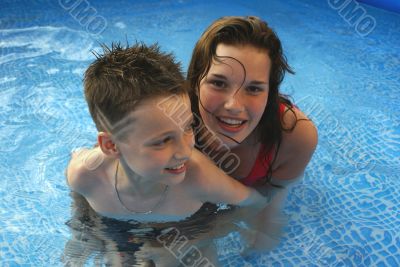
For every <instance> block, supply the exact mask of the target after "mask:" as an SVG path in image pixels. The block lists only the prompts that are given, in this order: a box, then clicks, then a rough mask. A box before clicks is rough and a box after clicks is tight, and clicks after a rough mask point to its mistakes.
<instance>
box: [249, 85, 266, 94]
mask: <svg viewBox="0 0 400 267" xmlns="http://www.w3.org/2000/svg"><path fill="white" fill-rule="evenodd" d="M263 90H264V89H263V88H260V87H257V86H249V87H247V92H249V93H251V94H257V93H260V92H262V91H263Z"/></svg>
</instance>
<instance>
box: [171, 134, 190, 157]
mask: <svg viewBox="0 0 400 267" xmlns="http://www.w3.org/2000/svg"><path fill="white" fill-rule="evenodd" d="M193 147H194V139H193V136H190V135H189V136H186V135H185V136H184V137H183V138H182V140H181V141H180V142H179V145H178V147H177V150H176V152H175V155H174V156H175V158H176V159H178V160H188V159H189V158H190V156H191V155H192V150H193Z"/></svg>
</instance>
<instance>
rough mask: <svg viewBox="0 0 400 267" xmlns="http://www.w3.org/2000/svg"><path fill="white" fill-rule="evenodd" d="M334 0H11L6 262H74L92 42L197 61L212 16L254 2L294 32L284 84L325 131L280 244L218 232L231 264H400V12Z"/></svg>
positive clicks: (0, 7)
mask: <svg viewBox="0 0 400 267" xmlns="http://www.w3.org/2000/svg"><path fill="white" fill-rule="evenodd" d="M333 2H335V1H329V0H326V1H325V0H323V1H312V0H302V1H300V0H288V1H279V0H270V1H244V0H241V1H239V0H234V1H194V0H192V1H190V0H180V1H172V0H164V1H145V0H138V1H132V2H131V1H127V0H123V1H112V2H111V1H105V0H102V1H62V0H59V1H35V2H31V1H24V0H21V1H10V0H6V1H2V3H0V101H1V102H0V103H1V105H0V124H1V127H0V137H1V138H0V170H1V173H3V175H2V179H0V196H1V202H0V207H1V208H0V265H1V266H63V263H62V262H61V257H62V255H63V252H64V247H65V244H66V243H67V242H68V240H69V239H70V238H71V231H70V228H69V227H68V225H67V224H66V223H67V222H68V221H69V219H70V218H71V209H70V206H71V197H70V195H69V193H70V191H69V189H68V187H67V185H66V182H65V176H64V170H65V167H66V165H67V162H68V160H69V154H70V152H71V151H72V150H73V149H76V148H78V147H83V146H85V147H88V146H92V145H93V144H94V143H95V141H96V130H95V127H94V124H93V122H92V121H91V118H90V116H89V113H88V110H87V107H86V103H85V101H84V98H83V93H82V90H83V89H82V77H83V73H84V71H85V69H86V68H87V66H88V64H90V62H91V61H92V60H93V59H94V56H93V54H92V53H91V51H92V50H95V51H98V50H99V46H100V45H99V44H100V43H102V42H104V43H106V44H110V43H111V41H121V42H122V43H125V42H126V41H128V42H130V43H132V42H134V41H135V40H139V41H144V42H145V43H148V44H150V43H153V42H158V43H159V44H160V45H161V47H162V49H163V50H165V51H172V52H174V53H175V55H176V56H177V58H178V59H179V60H180V61H181V62H182V65H183V69H184V70H185V69H186V68H187V66H188V63H189V60H190V56H191V51H192V48H193V46H194V44H195V42H196V40H197V39H198V38H199V36H200V34H201V33H202V31H203V30H204V29H205V28H206V26H207V25H209V24H210V23H211V21H213V20H215V19H216V18H219V17H221V16H226V15H255V16H259V17H262V18H263V19H265V20H266V21H268V23H269V24H270V25H271V26H272V27H273V28H274V29H275V31H276V32H277V33H278V35H279V36H280V38H281V40H282V42H283V46H284V50H285V53H286V55H287V57H288V60H289V63H290V64H291V65H292V67H294V69H295V71H296V75H294V76H292V75H290V76H287V77H286V79H285V81H284V83H283V85H282V87H281V90H282V92H284V93H287V94H290V95H291V96H292V98H293V100H294V102H295V103H296V105H298V106H299V107H300V108H301V109H302V110H303V111H304V112H305V113H307V114H308V115H309V116H310V118H312V120H313V121H314V122H315V124H316V125H317V127H318V130H319V144H318V147H317V150H316V152H315V154H314V157H313V159H312V161H311V163H310V164H309V166H308V167H307V170H306V172H305V177H304V179H303V180H302V181H301V182H300V183H299V184H297V185H296V186H294V187H293V188H292V190H291V192H290V193H289V197H288V201H287V202H286V205H285V209H284V211H285V213H286V214H288V216H289V223H288V226H287V227H286V228H285V232H284V235H283V238H282V242H281V244H280V245H279V246H278V247H277V248H275V249H274V250H272V251H270V252H266V253H262V254H252V255H251V256H250V257H247V258H242V257H241V256H240V255H239V249H240V243H239V241H238V240H237V238H236V236H235V235H234V234H232V235H228V236H227V237H226V238H224V239H222V241H218V244H217V245H218V253H219V257H220V260H221V262H222V264H223V265H224V266H399V265H400V234H399V230H400V190H399V189H398V188H399V187H400V110H399V109H398V105H399V103H400V75H399V73H400V14H396V13H392V12H388V11H384V10H381V9H377V8H374V7H370V6H366V5H361V6H359V8H362V10H363V11H364V16H369V17H368V18H369V22H370V23H373V22H375V23H373V24H368V25H367V24H365V25H361V24H360V23H359V24H357V23H354V18H353V19H352V18H351V17H346V16H345V15H343V12H344V11H343V10H342V11H341V9H339V8H337V7H335V6H333V5H332V3H333ZM336 2H338V1H336ZM350 2H351V4H353V5H358V4H357V3H356V2H352V1H350ZM74 4H75V7H73V5H74ZM85 10H86V11H87V10H89V11H90V12H89V11H87V12H86V13H85ZM85 14H86V16H85ZM371 18H373V19H371ZM360 19H362V18H360ZM360 21H361V20H360ZM364 22H365V21H364ZM371 25H372V26H373V29H372V27H371ZM363 27H364V28H363ZM371 29H372V30H371ZM369 30H371V31H369ZM88 264H89V265H90V263H88Z"/></svg>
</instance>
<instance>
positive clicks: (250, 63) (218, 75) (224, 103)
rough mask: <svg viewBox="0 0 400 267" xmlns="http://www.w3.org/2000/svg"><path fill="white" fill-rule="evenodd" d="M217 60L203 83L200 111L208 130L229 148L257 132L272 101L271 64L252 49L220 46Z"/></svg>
mask: <svg viewBox="0 0 400 267" xmlns="http://www.w3.org/2000/svg"><path fill="white" fill-rule="evenodd" d="M216 55H217V57H218V58H217V60H213V61H212V63H211V67H210V70H209V72H208V73H207V75H206V76H205V77H204V78H203V79H202V80H201V81H200V88H199V109H200V115H201V117H202V119H203V121H204V123H205V125H206V127H207V129H208V130H209V131H211V132H213V133H215V134H216V135H217V136H218V137H219V138H221V140H222V141H223V142H224V143H225V144H226V145H228V146H229V147H235V146H237V145H238V143H241V142H243V141H244V140H245V139H246V138H247V137H248V136H249V135H250V134H251V133H252V132H253V130H254V129H255V128H256V126H257V125H258V123H259V122H260V119H261V116H262V114H263V112H264V110H265V107H266V105H267V101H268V90H269V74H270V70H271V60H270V58H269V56H268V54H267V51H266V50H260V49H258V48H256V47H254V46H251V45H244V46H234V45H225V44H219V45H218V46H217V49H216Z"/></svg>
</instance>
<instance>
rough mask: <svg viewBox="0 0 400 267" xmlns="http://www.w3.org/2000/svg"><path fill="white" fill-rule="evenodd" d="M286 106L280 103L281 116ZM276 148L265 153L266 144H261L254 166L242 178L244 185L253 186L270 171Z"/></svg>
mask: <svg viewBox="0 0 400 267" xmlns="http://www.w3.org/2000/svg"><path fill="white" fill-rule="evenodd" d="M285 108H286V106H285V105H284V104H283V103H280V104H279V116H283V113H284V112H285ZM273 152H274V149H271V150H270V151H268V152H267V153H265V146H264V145H263V144H261V146H260V150H259V151H258V156H257V159H256V160H255V162H254V165H253V168H252V169H251V171H250V174H249V175H248V176H247V177H246V178H244V179H242V180H240V182H241V183H243V184H244V185H248V186H251V185H253V184H255V183H256V182H257V181H258V180H260V179H262V178H264V177H265V175H266V174H267V173H268V170H269V165H270V164H271V161H272V157H273Z"/></svg>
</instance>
